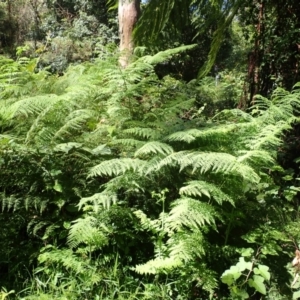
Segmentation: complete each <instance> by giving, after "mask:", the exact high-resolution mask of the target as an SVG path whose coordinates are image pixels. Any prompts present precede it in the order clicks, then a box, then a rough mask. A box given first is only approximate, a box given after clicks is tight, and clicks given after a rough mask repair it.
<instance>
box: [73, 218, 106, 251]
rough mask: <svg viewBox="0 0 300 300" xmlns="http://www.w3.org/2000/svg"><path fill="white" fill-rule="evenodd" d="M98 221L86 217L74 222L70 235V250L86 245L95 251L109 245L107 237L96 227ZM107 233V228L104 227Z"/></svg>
mask: <svg viewBox="0 0 300 300" xmlns="http://www.w3.org/2000/svg"><path fill="white" fill-rule="evenodd" d="M96 221H97V220H96V219H95V218H93V217H85V218H84V219H81V218H80V219H77V220H76V221H74V222H73V224H72V226H71V229H70V231H69V235H68V244H69V246H70V248H76V247H77V246H78V245H80V244H86V245H87V246H89V247H93V249H100V248H102V247H103V246H104V245H106V244H107V242H108V240H107V237H106V235H105V234H104V233H103V232H101V231H100V230H99V228H97V226H96ZM102 229H104V230H106V231H107V228H104V227H103V226H102Z"/></svg>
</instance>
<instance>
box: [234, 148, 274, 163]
mask: <svg viewBox="0 0 300 300" xmlns="http://www.w3.org/2000/svg"><path fill="white" fill-rule="evenodd" d="M238 153H239V154H240V156H238V157H237V161H238V162H241V163H251V165H254V164H255V165H260V166H264V167H267V166H270V165H274V164H275V159H274V157H273V156H272V153H270V151H264V150H249V151H242V150H241V151H238Z"/></svg>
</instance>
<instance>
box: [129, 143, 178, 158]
mask: <svg viewBox="0 0 300 300" xmlns="http://www.w3.org/2000/svg"><path fill="white" fill-rule="evenodd" d="M158 153H160V154H162V155H169V154H171V153H173V149H172V147H171V146H169V145H167V144H164V143H161V142H148V143H147V144H145V145H144V146H142V147H141V148H140V149H138V150H137V151H136V152H135V154H134V156H135V157H138V156H145V155H149V154H158Z"/></svg>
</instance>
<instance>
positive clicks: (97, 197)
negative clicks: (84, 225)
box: [78, 192, 118, 213]
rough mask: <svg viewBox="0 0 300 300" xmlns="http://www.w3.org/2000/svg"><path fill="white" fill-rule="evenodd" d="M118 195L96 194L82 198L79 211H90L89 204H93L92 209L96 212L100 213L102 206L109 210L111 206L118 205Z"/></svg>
mask: <svg viewBox="0 0 300 300" xmlns="http://www.w3.org/2000/svg"><path fill="white" fill-rule="evenodd" d="M117 200H118V198H117V195H116V194H111V193H105V192H102V193H96V194H94V195H92V196H90V197H84V198H81V199H80V201H79V203H78V207H79V209H82V208H84V210H88V209H89V205H88V204H89V203H91V204H92V209H93V211H94V212H96V213H97V212H98V211H99V209H100V206H102V207H104V208H109V207H110V206H111V204H116V203H117Z"/></svg>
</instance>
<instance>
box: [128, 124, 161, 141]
mask: <svg viewBox="0 0 300 300" xmlns="http://www.w3.org/2000/svg"><path fill="white" fill-rule="evenodd" d="M123 133H126V134H131V135H134V136H137V137H141V138H144V139H154V138H158V137H159V135H160V133H159V132H158V131H157V130H155V129H152V128H143V127H133V128H128V129H125V130H123Z"/></svg>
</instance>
